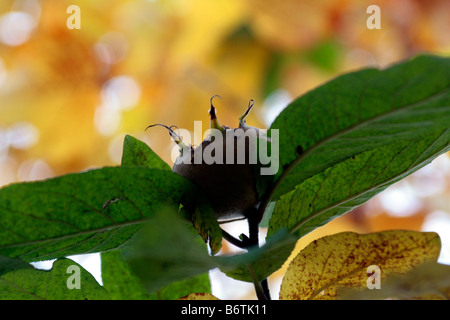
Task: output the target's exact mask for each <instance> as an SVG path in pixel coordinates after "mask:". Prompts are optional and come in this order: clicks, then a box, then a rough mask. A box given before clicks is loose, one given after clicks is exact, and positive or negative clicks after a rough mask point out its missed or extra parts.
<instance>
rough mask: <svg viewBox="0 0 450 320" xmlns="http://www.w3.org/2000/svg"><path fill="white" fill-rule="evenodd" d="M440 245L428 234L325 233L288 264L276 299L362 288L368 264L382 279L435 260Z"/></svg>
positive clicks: (316, 296) (325, 295) (329, 295)
mask: <svg viewBox="0 0 450 320" xmlns="http://www.w3.org/2000/svg"><path fill="white" fill-rule="evenodd" d="M440 248H441V241H440V238H439V236H438V235H437V234H436V233H432V232H426V233H425V232H416V231H400V230H395V231H383V232H378V233H370V234H357V233H353V232H343V233H338V234H335V235H332V236H326V237H323V238H320V239H318V240H315V241H313V242H312V243H311V244H309V245H308V246H307V247H306V248H305V249H303V250H302V251H301V252H300V253H299V254H298V255H297V256H296V257H295V258H294V260H292V262H291V263H290V264H289V267H288V269H287V271H286V274H285V276H284V278H283V281H282V284H281V289H280V300H307V299H336V298H337V289H338V288H339V287H353V288H358V287H359V288H363V287H366V286H367V280H368V274H367V268H368V267H369V266H371V265H376V266H378V267H379V268H380V271H381V283H382V282H383V279H384V278H385V277H386V276H388V275H390V274H404V273H406V272H408V271H409V270H411V269H412V268H413V267H414V266H417V265H419V264H422V263H424V262H429V261H436V260H437V258H438V256H439V253H440ZM369 275H370V274H369Z"/></svg>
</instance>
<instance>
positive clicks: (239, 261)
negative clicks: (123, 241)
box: [123, 210, 295, 292]
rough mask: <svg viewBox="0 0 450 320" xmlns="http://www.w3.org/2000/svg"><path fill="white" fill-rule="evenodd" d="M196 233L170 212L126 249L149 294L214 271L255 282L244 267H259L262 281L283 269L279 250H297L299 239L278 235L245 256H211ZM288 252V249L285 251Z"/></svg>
mask: <svg viewBox="0 0 450 320" xmlns="http://www.w3.org/2000/svg"><path fill="white" fill-rule="evenodd" d="M193 231H194V229H192V227H191V225H190V222H189V221H188V220H186V219H182V218H181V216H180V215H179V214H176V213H174V212H173V211H172V210H168V211H167V212H163V213H161V214H158V215H156V216H155V217H154V218H152V219H151V220H150V222H149V223H148V224H147V225H145V226H144V227H143V228H142V229H141V230H140V232H139V233H138V234H137V236H136V238H135V242H134V244H133V246H130V247H129V248H126V249H124V252H123V253H124V257H125V260H126V261H127V262H128V263H129V264H130V268H131V270H132V271H133V272H134V274H135V275H136V276H138V277H139V278H140V279H141V281H142V283H143V285H144V287H145V288H146V289H147V290H148V291H149V292H153V291H157V290H159V289H160V288H162V287H164V286H166V285H168V284H170V283H172V282H174V281H180V280H183V279H187V278H191V277H193V276H196V275H200V274H203V273H205V272H207V271H208V270H210V269H213V268H220V269H221V270H222V271H224V272H230V274H233V275H235V276H236V277H238V278H240V279H243V280H245V281H252V280H251V279H252V277H251V275H250V273H248V272H245V268H244V267H245V266H247V265H251V266H257V265H258V268H256V276H257V277H258V278H260V279H261V280H262V279H263V277H264V276H266V275H267V274H268V273H270V272H273V271H274V269H275V268H278V266H276V265H277V264H279V266H281V264H282V263H283V262H284V260H285V258H286V257H285V255H280V254H279V253H278V251H280V249H281V248H282V247H284V246H292V247H293V244H294V243H295V237H292V236H291V235H290V234H289V233H287V232H284V233H283V234H280V235H276V236H274V237H273V239H274V241H273V242H271V243H267V244H266V245H265V246H262V247H261V248H258V249H252V250H250V251H249V252H248V253H245V254H239V255H234V256H210V255H209V254H208V253H207V251H206V249H205V246H204V243H203V241H201V238H200V237H199V236H198V234H196V233H195V232H193ZM199 240H200V241H199ZM287 251H288V250H285V249H284V251H283V252H285V253H286V252H287ZM277 255H278V256H277ZM280 256H281V257H280Z"/></svg>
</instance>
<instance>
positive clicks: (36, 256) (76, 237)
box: [0, 167, 194, 261]
mask: <svg viewBox="0 0 450 320" xmlns="http://www.w3.org/2000/svg"><path fill="white" fill-rule="evenodd" d="M192 190H193V189H192V184H190V183H189V182H188V181H187V180H186V179H183V178H182V177H180V176H178V175H177V174H175V173H172V172H170V171H167V170H158V169H147V168H124V167H116V168H102V169H98V170H91V171H87V172H84V173H80V174H69V175H66V176H61V177H57V178H54V179H49V180H46V181H39V182H28V183H19V184H13V185H10V186H8V187H5V188H3V189H1V190H0V226H1V228H0V254H2V255H5V256H9V257H20V258H22V259H23V260H25V261H38V260H47V259H54V258H59V257H64V256H68V255H73V254H82V253H91V252H101V251H106V250H110V249H114V248H117V247H119V246H121V245H124V244H125V243H126V242H127V241H128V240H129V239H130V238H131V237H132V236H133V235H134V233H135V232H136V231H137V230H138V229H139V228H140V226H141V224H142V223H143V222H145V221H146V220H147V218H148V217H151V216H153V215H154V213H155V212H158V211H159V210H160V208H161V206H162V205H171V206H173V207H176V208H177V209H178V207H179V204H180V203H182V202H183V199H184V198H188V199H189V198H191V197H194V195H192Z"/></svg>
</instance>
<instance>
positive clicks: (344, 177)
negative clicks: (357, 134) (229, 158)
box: [268, 130, 450, 236]
mask: <svg viewBox="0 0 450 320" xmlns="http://www.w3.org/2000/svg"><path fill="white" fill-rule="evenodd" d="M449 144H450V130H440V131H439V130H438V131H437V132H434V133H430V134H429V135H428V136H426V137H423V138H422V139H420V140H409V141H408V140H400V141H398V142H397V143H395V144H389V145H386V146H383V147H379V148H376V149H373V150H370V151H367V152H363V153H361V154H359V155H356V156H354V157H353V158H350V159H347V160H345V161H343V162H341V163H338V164H336V165H334V166H332V167H330V168H327V169H326V170H325V171H324V172H322V173H320V174H316V175H315V176H313V177H311V178H309V179H307V180H305V181H304V182H302V183H300V184H299V185H297V186H296V188H295V190H293V191H291V192H290V193H288V194H286V195H284V196H282V197H281V198H280V199H279V200H278V201H277V203H276V205H275V209H274V211H273V213H272V217H271V220H270V223H269V231H268V236H270V235H272V234H273V233H275V232H276V231H277V230H279V229H280V228H288V229H290V230H291V231H292V232H297V235H298V236H303V235H305V234H307V233H309V232H310V231H312V230H314V229H315V228H317V227H319V226H322V225H324V224H325V223H327V222H328V221H330V220H332V219H334V218H335V217H338V216H340V215H342V214H344V213H346V212H348V211H350V210H352V209H353V208H355V207H357V206H359V205H361V204H363V203H364V202H366V201H367V200H369V199H370V198H371V197H373V196H375V195H376V194H378V193H379V192H381V191H383V190H385V189H386V188H387V187H389V186H390V185H392V184H394V183H395V182H397V181H399V180H401V179H403V178H404V177H406V176H407V175H409V174H411V173H413V172H414V171H416V170H418V169H419V168H421V167H423V166H424V165H426V164H428V163H429V162H430V161H431V160H432V159H434V158H435V157H437V156H438V155H440V154H442V153H444V152H446V151H448V150H449V149H450V146H449Z"/></svg>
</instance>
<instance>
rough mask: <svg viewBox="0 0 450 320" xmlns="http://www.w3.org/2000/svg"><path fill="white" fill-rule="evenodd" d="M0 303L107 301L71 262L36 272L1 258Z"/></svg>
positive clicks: (62, 261)
mask: <svg viewBox="0 0 450 320" xmlns="http://www.w3.org/2000/svg"><path fill="white" fill-rule="evenodd" d="M78 275H79V282H78V280H77V279H76V277H77V276H78ZM78 284H79V289H77V287H78ZM0 299H7V300H25V299H27V300H28V299H31V300H35V299H39V300H41V299H46V300H106V299H109V294H108V292H107V291H106V290H105V289H104V288H103V287H102V286H100V285H99V284H98V283H97V281H96V280H95V278H94V277H93V276H92V275H91V274H90V273H89V272H87V271H86V270H84V269H83V268H82V267H81V266H80V265H79V264H77V263H76V262H74V261H72V260H70V259H59V260H56V261H55V262H54V263H53V267H52V269H51V270H37V269H35V268H34V267H33V266H31V265H30V264H28V263H26V262H24V261H22V260H20V259H17V258H8V257H4V256H0Z"/></svg>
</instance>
